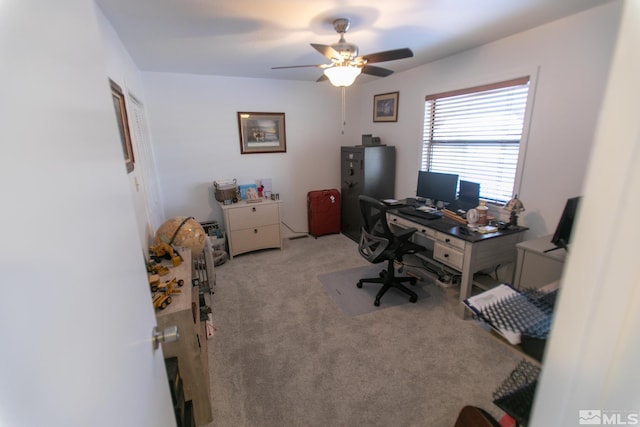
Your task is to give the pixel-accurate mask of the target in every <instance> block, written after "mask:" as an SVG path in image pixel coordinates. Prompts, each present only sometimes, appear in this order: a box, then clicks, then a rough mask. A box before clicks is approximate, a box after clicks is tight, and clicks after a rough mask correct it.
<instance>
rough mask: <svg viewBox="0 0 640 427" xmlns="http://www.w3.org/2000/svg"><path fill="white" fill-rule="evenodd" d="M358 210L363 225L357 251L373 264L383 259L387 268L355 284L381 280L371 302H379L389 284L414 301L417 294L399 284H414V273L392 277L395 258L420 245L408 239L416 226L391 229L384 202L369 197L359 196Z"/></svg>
mask: <svg viewBox="0 0 640 427" xmlns="http://www.w3.org/2000/svg"><path fill="white" fill-rule="evenodd" d="M359 199H360V200H359V201H360V211H361V213H362V219H363V224H364V225H363V227H362V230H361V234H360V244H359V245H358V251H359V252H360V255H362V256H363V257H364V258H365V259H366V260H367V261H369V262H371V263H373V264H377V263H379V262H383V261H387V263H388V264H387V269H386V270H382V271H381V272H380V276H379V277H373V278H366V279H360V280H359V281H358V284H357V286H358V288H362V284H363V283H382V288H381V289H380V291H379V292H378V294H377V295H376V299H375V301H374V302H373V305H375V306H376V307H377V306H379V305H380V298H382V296H383V295H384V294H385V292H387V291H388V290H389V289H390V288H396V289H399V290H401V291H402V292H404V293H406V294H408V295H409V297H410V298H409V301H411V302H416V301H417V300H418V295H416V293H415V292H413V291H412V290H410V289H409V288H407V287H405V286H403V285H402V283H403V282H409V283H411V284H412V285H415V283H416V280H417V279H416V278H415V277H396V275H395V262H396V261H398V262H402V257H403V255H406V254H414V253H416V252H418V251H421V250H423V249H424V248H423V247H421V246H419V245H416V244H415V243H413V242H411V240H410V239H411V236H412V235H413V233H415V232H416V231H417V230H416V229H415V228H407V229H404V230H401V231H399V232H397V233H393V232H392V231H391V229H390V228H389V224H388V223H387V205H385V204H384V203H382V202H381V201H379V200H377V199H374V198H373V197H369V196H365V195H361V196H359Z"/></svg>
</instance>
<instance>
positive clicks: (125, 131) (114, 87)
mask: <svg viewBox="0 0 640 427" xmlns="http://www.w3.org/2000/svg"><path fill="white" fill-rule="evenodd" d="M109 84H110V85H111V96H112V97H113V107H114V109H115V112H116V120H117V122H118V130H119V132H120V140H121V142H122V153H123V154H124V162H125V165H126V167H127V173H131V172H132V171H133V163H134V159H133V146H132V145H131V133H130V132H129V120H128V118H127V107H126V105H125V102H124V93H123V92H122V89H121V88H120V86H119V85H118V84H117V83H116V82H114V81H113V80H111V79H109Z"/></svg>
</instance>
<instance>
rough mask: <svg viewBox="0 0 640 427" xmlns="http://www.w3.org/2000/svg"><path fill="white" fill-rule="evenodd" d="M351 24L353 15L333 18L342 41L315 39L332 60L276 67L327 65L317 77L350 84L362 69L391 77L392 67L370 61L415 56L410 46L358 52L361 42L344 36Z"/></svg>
mask: <svg viewBox="0 0 640 427" xmlns="http://www.w3.org/2000/svg"><path fill="white" fill-rule="evenodd" d="M350 26H351V21H350V20H349V19H347V18H338V19H336V20H334V21H333V28H335V30H336V32H337V33H338V34H340V40H338V43H334V44H332V45H324V44H316V43H311V46H312V47H313V48H314V49H316V50H317V51H318V52H320V53H321V54H322V55H324V56H325V57H326V58H328V59H330V60H331V63H330V64H315V65H291V66H286V67H272V69H273V70H277V69H282V68H304V67H316V68H323V69H324V74H323V75H322V76H320V78H319V79H318V80H316V81H318V82H321V81H324V80H327V79H328V80H329V81H330V82H331V84H333V85H334V86H338V87H346V86H350V85H351V84H353V82H354V81H355V79H356V77H358V75H360V73H364V74H369V75H372V76H378V77H387V76H389V75H391V74H393V71H392V70H389V69H386V68H382V67H376V66H375V65H369V64H371V63H377V62H385V61H394V60H396V59H403V58H411V57H412V56H413V52H412V51H411V49H409V48H403V49H394V50H385V51H383V52H377V53H371V54H368V55H362V56H358V46H356V45H355V44H352V43H348V42H347V41H346V40H345V38H344V35H345V33H346V32H347V31H349V27H350Z"/></svg>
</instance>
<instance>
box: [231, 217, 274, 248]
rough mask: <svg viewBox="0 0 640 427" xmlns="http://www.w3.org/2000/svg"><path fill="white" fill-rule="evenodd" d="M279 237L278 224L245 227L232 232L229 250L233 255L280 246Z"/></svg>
mask: <svg viewBox="0 0 640 427" xmlns="http://www.w3.org/2000/svg"><path fill="white" fill-rule="evenodd" d="M280 238H281V237H280V224H274V225H265V226H262V227H253V228H245V229H243V230H238V231H235V232H234V233H233V239H232V240H231V241H230V242H229V244H230V245H231V248H230V250H231V253H233V254H234V255H235V254H240V253H243V252H249V251H255V250H258V249H266V248H273V247H281V244H282V243H281V242H280Z"/></svg>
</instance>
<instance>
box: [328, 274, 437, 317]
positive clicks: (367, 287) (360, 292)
mask: <svg viewBox="0 0 640 427" xmlns="http://www.w3.org/2000/svg"><path fill="white" fill-rule="evenodd" d="M386 266H387V263H386V262H385V263H381V264H369V265H366V266H364V267H356V268H349V269H347V270H340V271H333V272H331V273H324V274H318V280H320V283H322V286H323V287H324V290H325V291H326V292H327V294H328V295H329V296H330V297H331V299H332V300H333V301H334V302H335V303H336V304H338V307H340V310H342V312H343V313H344V314H346V315H347V316H349V317H353V316H360V315H362V314H366V313H371V312H372V311H379V310H384V309H385V308H389V307H395V306H397V305H402V304H411V303H410V302H409V295H407V294H405V293H404V292H402V291H400V290H398V289H393V288H392V289H389V290H388V291H387V292H386V293H385V294H384V296H383V297H382V299H381V300H380V306H378V307H376V306H375V305H373V301H374V300H375V299H376V295H377V294H378V291H379V290H380V288H381V287H382V285H381V284H378V283H364V284H363V285H362V288H358V287H357V286H356V283H358V280H360V279H361V278H364V277H378V275H379V273H380V271H381V270H383V269H385V268H386ZM396 274H397V275H398V276H402V275H401V274H399V273H396ZM406 286H408V287H409V288H410V289H411V290H412V291H413V292H415V293H416V295H418V299H420V298H427V297H428V294H427V293H426V292H425V291H424V290H423V289H422V285H421V284H416V285H414V286H411V285H409V284H407V285H406Z"/></svg>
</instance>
